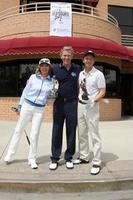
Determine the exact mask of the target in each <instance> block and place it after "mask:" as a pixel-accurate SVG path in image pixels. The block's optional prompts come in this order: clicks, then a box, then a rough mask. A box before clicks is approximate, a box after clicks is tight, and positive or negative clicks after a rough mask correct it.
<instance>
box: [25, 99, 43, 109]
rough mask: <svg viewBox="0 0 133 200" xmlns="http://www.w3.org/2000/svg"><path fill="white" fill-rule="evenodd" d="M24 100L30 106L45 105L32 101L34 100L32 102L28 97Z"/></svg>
mask: <svg viewBox="0 0 133 200" xmlns="http://www.w3.org/2000/svg"><path fill="white" fill-rule="evenodd" d="M25 101H26V102H27V103H29V104H30V105H31V106H36V107H44V106H45V105H42V104H37V103H34V102H32V101H30V100H28V99H25Z"/></svg>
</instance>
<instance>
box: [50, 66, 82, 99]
mask: <svg viewBox="0 0 133 200" xmlns="http://www.w3.org/2000/svg"><path fill="white" fill-rule="evenodd" d="M80 71H81V67H80V66H79V65H76V64H72V65H71V67H70V69H69V70H67V69H66V68H65V67H64V66H63V65H62V64H59V65H55V66H54V67H53V75H54V76H55V78H56V80H57V81H58V83H59V88H58V96H59V97H63V98H67V99H73V98H77V97H78V78H79V73H80Z"/></svg>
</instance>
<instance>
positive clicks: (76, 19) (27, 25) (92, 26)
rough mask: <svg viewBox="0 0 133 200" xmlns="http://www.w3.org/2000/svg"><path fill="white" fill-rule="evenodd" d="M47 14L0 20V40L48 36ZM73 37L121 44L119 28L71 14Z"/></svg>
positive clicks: (104, 21) (103, 21)
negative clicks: (93, 38)
mask: <svg viewBox="0 0 133 200" xmlns="http://www.w3.org/2000/svg"><path fill="white" fill-rule="evenodd" d="M49 19H50V16H49V13H47V12H43V13H24V14H18V15H15V16H10V17H7V18H4V19H3V20H0V27H2V29H0V38H1V39H7V38H14V37H28V36H45V35H49V26H50V24H49V23H50V22H49ZM73 36H80V37H98V38H103V39H108V40H112V41H115V42H117V43H121V33H120V30H119V28H117V27H116V26H114V25H113V24H111V23H109V22H107V21H106V20H102V19H100V18H95V17H92V16H87V15H83V14H78V13H75V14H73Z"/></svg>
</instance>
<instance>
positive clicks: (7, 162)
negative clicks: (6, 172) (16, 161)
mask: <svg viewBox="0 0 133 200" xmlns="http://www.w3.org/2000/svg"><path fill="white" fill-rule="evenodd" d="M4 161H5V163H6V165H9V164H10V163H11V162H12V160H11V158H9V157H8V156H6V157H5V158H4Z"/></svg>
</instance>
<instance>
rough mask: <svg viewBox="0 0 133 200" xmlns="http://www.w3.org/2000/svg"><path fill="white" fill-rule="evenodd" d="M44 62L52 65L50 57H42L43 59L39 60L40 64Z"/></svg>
mask: <svg viewBox="0 0 133 200" xmlns="http://www.w3.org/2000/svg"><path fill="white" fill-rule="evenodd" d="M43 63H46V64H48V65H51V63H50V60H49V59H48V58H42V59H41V60H39V65H41V64H43Z"/></svg>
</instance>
